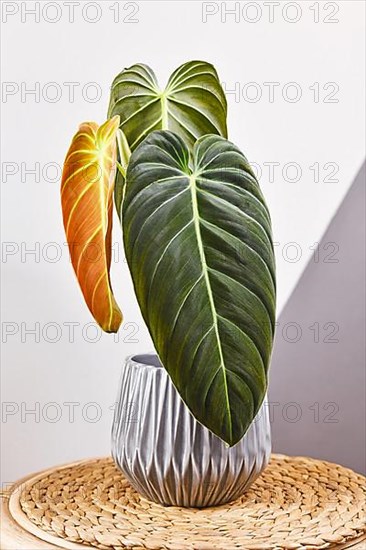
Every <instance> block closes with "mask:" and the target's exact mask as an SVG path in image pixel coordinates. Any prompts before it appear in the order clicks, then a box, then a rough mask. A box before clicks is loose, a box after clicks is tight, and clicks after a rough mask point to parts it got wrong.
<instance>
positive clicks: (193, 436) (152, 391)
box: [112, 354, 271, 507]
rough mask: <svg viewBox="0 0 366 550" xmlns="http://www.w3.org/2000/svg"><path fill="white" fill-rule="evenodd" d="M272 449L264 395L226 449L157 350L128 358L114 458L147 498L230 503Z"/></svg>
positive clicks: (170, 502) (164, 501)
mask: <svg viewBox="0 0 366 550" xmlns="http://www.w3.org/2000/svg"><path fill="white" fill-rule="evenodd" d="M270 452H271V434H270V425H269V418H268V407H267V401H266V400H265V401H264V403H263V405H262V407H261V409H260V411H259V413H258V415H257V416H256V418H255V420H254V422H253V424H252V425H251V426H250V428H249V430H248V432H247V433H246V434H245V436H244V437H243V439H241V441H239V443H237V444H236V445H235V446H234V447H231V448H228V447H227V446H226V445H225V443H223V442H222V441H221V439H219V438H218V437H216V436H215V435H214V434H213V433H212V432H210V431H209V430H208V429H207V428H205V427H204V426H202V424H200V423H199V422H198V421H197V420H195V418H194V417H193V416H192V414H191V413H190V412H189V410H188V408H187V407H186V405H185V404H184V403H183V401H182V399H181V398H180V396H179V394H178V392H177V390H176V389H175V387H174V386H173V384H172V382H171V380H170V377H169V376H168V374H167V372H166V370H165V369H164V368H163V367H162V365H161V363H160V361H159V359H158V357H157V356H156V355H154V354H147V355H135V356H134V357H128V358H127V359H126V362H125V365H124V366H123V369H122V377H121V383H120V388H119V394H118V397H117V406H116V409H115V414H114V421H113V429H112V455H113V458H114V460H115V462H116V463H117V465H118V466H119V467H120V468H121V470H122V472H123V473H124V475H125V477H126V478H127V479H128V480H129V482H130V483H131V485H132V486H133V487H134V488H135V489H136V490H137V491H138V492H139V493H140V494H141V495H142V496H144V497H146V498H147V499H149V500H153V501H154V502H158V503H160V504H164V505H173V506H193V507H204V506H214V505H219V504H223V503H225V502H230V501H232V500H234V499H236V498H238V497H240V496H241V495H242V494H243V493H244V492H245V491H246V490H247V489H248V487H249V485H250V484H251V483H253V481H254V480H255V479H256V478H257V477H258V476H259V474H260V473H261V472H262V471H263V470H264V468H265V467H266V465H267V462H268V460H269V457H270Z"/></svg>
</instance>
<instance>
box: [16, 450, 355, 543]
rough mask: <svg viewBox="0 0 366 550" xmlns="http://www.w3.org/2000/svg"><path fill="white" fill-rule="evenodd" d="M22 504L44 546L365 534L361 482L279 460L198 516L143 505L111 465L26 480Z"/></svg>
mask: <svg viewBox="0 0 366 550" xmlns="http://www.w3.org/2000/svg"><path fill="white" fill-rule="evenodd" d="M13 498H14V497H13ZM17 499H18V504H20V507H21V509H20V507H19V511H20V513H21V514H23V516H24V521H25V522H29V523H32V524H33V532H34V528H37V529H39V532H40V533H44V536H45V540H48V541H50V540H52V539H51V538H50V535H53V536H54V537H55V540H56V537H57V540H60V539H66V540H65V541H64V543H63V546H64V545H65V543H66V541H72V542H74V543H79V544H86V545H87V546H91V547H96V548H101V549H104V550H108V549H111V548H114V549H121V548H131V549H135V550H137V549H150V550H153V549H156V550H158V549H159V550H160V549H170V550H188V549H189V550H193V549H195V550H204V549H205V550H214V549H217V550H231V549H239V548H240V549H248V550H249V549H251V550H254V549H256V550H264V549H268V550H274V549H276V550H277V549H283V548H286V549H298V548H300V549H304V548H306V549H310V548H312V549H318V548H319V549H320V548H334V547H338V546H337V545H338V544H343V545H345V546H348V544H349V545H350V546H351V544H350V541H352V540H355V539H358V540H360V538H361V539H362V538H363V537H362V536H363V535H365V536H366V525H365V515H364V514H365V509H366V504H365V502H366V489H365V478H364V477H362V476H360V475H358V474H356V473H354V472H352V471H351V470H348V469H346V468H343V467H341V466H338V465H336V464H330V463H328V462H324V461H320V460H313V459H309V458H302V457H295V458H292V457H287V456H282V455H273V456H272V459H271V462H270V464H269V466H268V467H267V469H266V470H265V472H264V473H263V474H262V476H261V477H260V478H259V479H258V480H257V481H256V482H255V483H254V485H252V487H251V488H250V489H249V491H248V492H247V493H246V494H245V495H244V496H243V497H241V498H240V499H238V500H236V501H235V502H232V503H230V504H225V505H223V506H218V507H214V508H206V509H201V510H199V509H194V508H176V507H163V506H159V505H158V504H154V503H152V502H149V501H147V500H145V499H143V498H141V497H140V496H139V495H138V494H137V493H136V492H135V490H134V489H132V488H131V487H130V485H129V484H128V482H127V481H126V480H125V479H124V478H123V477H122V474H121V473H120V472H119V470H118V469H117V468H116V466H115V465H114V463H113V462H112V460H111V459H109V458H105V459H99V460H91V461H84V462H80V463H77V464H74V465H71V466H70V465H69V466H64V467H62V468H58V469H53V470H48V471H47V472H44V473H41V474H39V475H37V476H35V477H32V478H29V479H28V481H27V482H26V483H25V484H23V485H22V486H21V490H20V491H17ZM24 521H23V527H24V526H25V525H24ZM38 536H39V537H40V538H41V536H40V535H39V534H38ZM345 546H343V547H345ZM65 547H68V546H67V545H66V546H65ZM70 547H73V545H72V544H71V545H70Z"/></svg>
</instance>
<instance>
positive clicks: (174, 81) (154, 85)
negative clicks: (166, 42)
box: [108, 61, 227, 151]
mask: <svg viewBox="0 0 366 550" xmlns="http://www.w3.org/2000/svg"><path fill="white" fill-rule="evenodd" d="M114 115H119V116H120V119H121V125H120V128H121V129H122V130H123V132H124V133H125V135H126V137H127V141H128V143H129V146H130V148H131V150H132V151H133V150H134V149H135V148H136V147H137V145H138V144H139V143H141V141H142V140H143V139H144V138H145V137H146V135H148V134H149V133H150V132H152V131H154V130H160V129H161V130H171V131H173V132H175V133H176V134H178V135H179V136H181V137H182V138H183V139H184V141H185V142H186V143H187V145H188V146H189V147H192V146H193V145H194V143H195V141H196V140H197V139H198V138H199V137H201V136H203V135H205V134H217V135H221V136H224V137H227V129H226V116H227V106H226V98H225V94H224V92H223V89H222V87H221V85H220V82H219V79H218V76H217V73H216V70H215V68H214V67H213V66H212V65H211V64H210V63H206V62H205V61H190V62H188V63H185V64H183V65H181V66H180V67H179V68H178V69H177V70H176V71H174V73H173V74H172V75H171V77H170V78H169V81H168V84H167V86H166V88H165V89H163V90H161V89H160V88H159V85H158V82H157V79H156V76H155V73H154V72H153V71H152V69H150V67H148V66H147V65H142V64H137V65H132V67H129V68H127V69H124V70H123V71H122V72H121V73H120V74H119V75H118V76H117V77H116V78H115V80H114V81H113V84H112V89H111V97H110V104H109V115H108V116H109V117H112V116H114Z"/></svg>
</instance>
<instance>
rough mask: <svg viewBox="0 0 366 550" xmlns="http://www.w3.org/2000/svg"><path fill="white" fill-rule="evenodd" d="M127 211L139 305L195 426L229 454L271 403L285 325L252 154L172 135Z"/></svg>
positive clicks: (136, 167)
mask: <svg viewBox="0 0 366 550" xmlns="http://www.w3.org/2000/svg"><path fill="white" fill-rule="evenodd" d="M126 181H127V183H126V193H125V197H124V201H123V205H122V220H123V233H124V245H125V251H126V257H127V261H128V265H129V268H130V271H131V274H132V278H133V282H134V287H135V291H136V295H137V298H138V302H139V305H140V308H141V311H142V314H143V317H144V319H145V321H146V324H147V326H148V328H149V331H150V333H151V336H152V339H153V341H154V344H155V347H156V350H157V352H158V354H159V356H160V359H161V361H162V363H163V365H164V367H165V368H166V369H167V371H168V373H169V374H170V376H171V378H172V381H173V383H174V385H175V386H176V388H177V389H178V391H179V393H180V395H181V396H182V398H183V400H184V401H185V403H186V404H187V406H188V407H189V409H190V410H191V412H192V413H193V415H194V416H195V417H196V418H197V419H198V420H199V421H200V422H201V423H202V424H204V425H205V426H207V427H208V428H209V429H210V430H211V431H212V432H214V433H215V434H216V435H217V436H219V437H220V438H221V439H222V440H224V441H225V442H227V443H228V444H229V445H234V444H235V443H236V442H238V441H239V440H240V439H241V438H242V436H243V435H244V434H245V432H246V430H247V429H248V427H249V426H250V424H251V422H252V421H253V419H254V417H255V415H256V413H257V411H258V410H259V407H260V405H261V403H262V400H263V398H264V395H265V392H266V388H267V371H268V365H269V360H270V355H271V350H272V341H273V333H274V324H275V263H274V253H273V244H272V236H271V221H270V217H269V213H268V209H267V206H266V204H265V201H264V198H263V195H262V192H261V190H260V188H259V184H258V182H257V180H256V178H255V176H254V173H253V171H252V170H251V168H250V166H249V164H248V161H247V160H246V158H245V157H244V155H243V154H242V153H241V152H240V150H239V149H238V148H237V147H236V146H235V145H233V144H232V143H230V142H229V141H227V140H226V139H224V138H222V137H219V136H216V135H207V136H204V137H202V138H200V139H199V140H198V141H197V142H196V143H195V145H194V148H193V152H192V153H190V151H189V149H188V147H187V146H186V145H185V143H184V141H183V140H182V138H181V137H180V136H177V135H176V134H174V133H172V132H170V131H157V132H153V133H152V134H150V135H149V136H148V137H147V138H146V139H145V140H144V141H143V142H142V143H141V145H139V146H138V147H137V148H136V149H135V151H134V152H133V153H132V155H131V158H130V162H129V166H128V170H127V175H126Z"/></svg>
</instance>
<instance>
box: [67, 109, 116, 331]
mask: <svg viewBox="0 0 366 550" xmlns="http://www.w3.org/2000/svg"><path fill="white" fill-rule="evenodd" d="M118 126H119V117H118V116H116V117H114V118H112V119H111V120H108V121H107V122H105V123H104V124H103V125H102V126H100V127H98V125H97V124H96V123H95V122H85V123H84V124H81V125H80V128H79V130H78V132H77V133H76V134H75V136H74V138H73V140H72V143H71V146H70V148H69V151H68V153H67V156H66V160H65V164H64V169H63V173H62V183H61V202H62V212H63V220H64V226H65V232H66V238H67V242H68V244H69V250H70V256H71V261H72V265H73V267H74V270H75V273H76V277H77V279H78V281H79V284H80V287H81V290H82V293H83V295H84V298H85V301H86V303H87V306H88V308H89V310H90V312H91V313H92V315H93V316H94V318H95V320H96V321H97V323H98V324H99V325H100V326H101V328H102V329H103V330H105V331H106V332H116V331H117V330H118V328H119V326H120V324H121V322H122V314H121V311H120V309H119V307H118V305H117V303H116V301H115V299H114V296H113V292H112V289H111V282H110V277H109V269H110V263H111V231H112V213H113V212H112V208H113V200H112V199H113V188H114V179H115V170H116V157H117V142H116V133H117V131H118Z"/></svg>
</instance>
